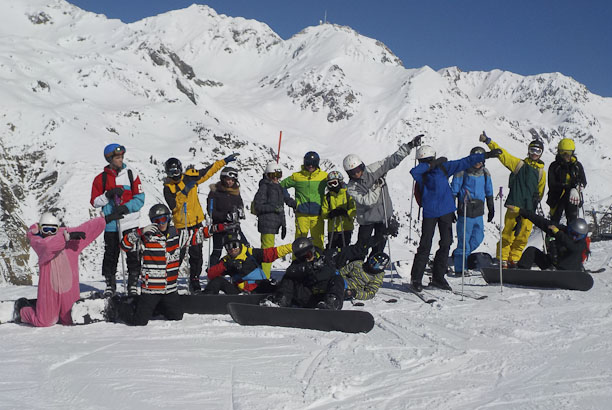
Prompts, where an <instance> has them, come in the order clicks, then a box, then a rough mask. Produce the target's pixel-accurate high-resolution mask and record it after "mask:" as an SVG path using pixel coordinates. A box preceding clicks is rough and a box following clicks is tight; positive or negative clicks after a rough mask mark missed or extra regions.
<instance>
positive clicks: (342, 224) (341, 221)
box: [340, 217, 346, 249]
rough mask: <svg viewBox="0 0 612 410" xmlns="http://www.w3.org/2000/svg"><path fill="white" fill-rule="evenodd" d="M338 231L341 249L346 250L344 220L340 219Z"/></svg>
mask: <svg viewBox="0 0 612 410" xmlns="http://www.w3.org/2000/svg"><path fill="white" fill-rule="evenodd" d="M340 230H341V231H342V234H341V236H342V249H344V248H346V238H345V237H344V218H343V217H340Z"/></svg>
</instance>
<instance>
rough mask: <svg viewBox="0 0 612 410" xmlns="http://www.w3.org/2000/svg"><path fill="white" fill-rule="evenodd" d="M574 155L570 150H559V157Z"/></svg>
mask: <svg viewBox="0 0 612 410" xmlns="http://www.w3.org/2000/svg"><path fill="white" fill-rule="evenodd" d="M573 153H574V151H572V150H569V149H560V150H559V155H572V154H573Z"/></svg>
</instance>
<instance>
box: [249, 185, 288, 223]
mask: <svg viewBox="0 0 612 410" xmlns="http://www.w3.org/2000/svg"><path fill="white" fill-rule="evenodd" d="M285 192H286V190H285V189H284V188H283V187H281V186H280V184H275V183H274V182H272V181H271V180H270V179H268V178H266V177H264V178H263V179H262V180H261V181H259V189H258V190H257V193H256V194H255V199H254V200H253V208H254V209H253V211H254V213H255V215H257V230H258V231H259V233H268V234H270V233H273V234H277V233H278V229H279V228H280V227H281V226H284V225H285V197H286V196H287V197H288V196H289V194H288V193H286V194H285Z"/></svg>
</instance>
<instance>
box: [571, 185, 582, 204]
mask: <svg viewBox="0 0 612 410" xmlns="http://www.w3.org/2000/svg"><path fill="white" fill-rule="evenodd" d="M569 201H570V204H572V205H579V204H580V192H578V190H577V189H576V188H572V189H571V190H570V194H569Z"/></svg>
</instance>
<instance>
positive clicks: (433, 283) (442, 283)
mask: <svg viewBox="0 0 612 410" xmlns="http://www.w3.org/2000/svg"><path fill="white" fill-rule="evenodd" d="M429 286H430V287H432V288H438V289H442V290H449V291H452V290H453V288H451V286H450V285H449V284H448V282H447V281H446V279H444V277H442V278H436V277H432V278H431V280H430V281H429Z"/></svg>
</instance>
